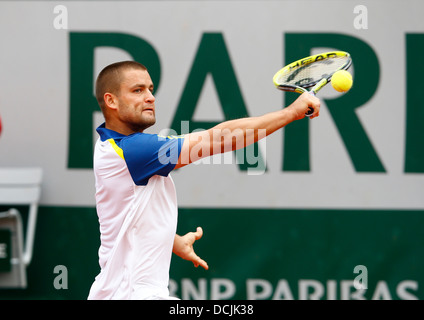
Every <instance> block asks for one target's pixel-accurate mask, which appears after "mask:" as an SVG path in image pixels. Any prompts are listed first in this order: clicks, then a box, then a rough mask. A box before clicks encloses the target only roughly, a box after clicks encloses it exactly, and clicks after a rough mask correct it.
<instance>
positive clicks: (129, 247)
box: [88, 61, 320, 300]
mask: <svg viewBox="0 0 424 320" xmlns="http://www.w3.org/2000/svg"><path fill="white" fill-rule="evenodd" d="M152 92H153V83H152V80H151V78H150V75H149V73H148V70H147V69H146V67H145V66H143V65H142V64H140V63H138V62H134V61H122V62H117V63H114V64H111V65H109V66H107V67H105V68H104V69H103V70H102V71H101V72H100V74H99V75H98V77H97V81H96V98H97V101H98V103H99V106H100V108H101V110H102V113H103V115H104V118H105V122H104V123H103V124H102V125H100V126H99V127H98V128H97V132H98V134H99V139H98V140H97V142H96V145H95V150H94V174H95V184H96V209H97V214H98V219H99V224H100V240H101V243H100V248H99V251H98V254H99V265H100V268H101V270H100V273H99V274H98V275H97V276H96V278H95V281H94V283H93V284H92V286H91V289H90V293H89V296H88V299H96V300H100V299H125V300H129V299H173V297H170V296H169V290H168V283H169V268H170V264H171V256H172V252H174V253H175V254H176V255H178V256H180V257H181V258H183V259H185V260H189V261H192V262H193V264H194V265H195V266H196V267H197V266H201V267H203V268H205V269H208V265H207V263H206V262H205V261H204V260H203V259H201V258H200V257H199V256H197V254H196V253H195V252H194V249H193V244H194V242H195V241H196V240H199V239H200V238H201V237H202V235H203V230H202V228H200V227H198V228H197V230H196V231H195V232H189V233H187V234H186V235H183V236H179V235H177V234H176V229H177V216H178V205H177V197H176V191H175V186H174V183H173V181H172V178H171V175H170V172H171V171H172V170H174V169H177V168H181V167H183V166H185V165H187V164H189V163H192V162H194V161H197V160H199V159H201V158H203V157H206V156H211V155H213V154H216V153H221V152H224V150H225V151H228V150H235V149H236V147H237V146H240V144H239V143H236V141H243V142H245V141H252V142H256V141H257V140H258V139H259V138H258V137H259V135H258V134H257V132H258V130H259V129H262V130H266V135H269V134H271V133H273V132H275V131H276V130H278V129H280V128H282V127H284V126H285V125H287V124H289V123H291V122H292V121H295V120H298V119H302V118H304V117H305V113H306V112H307V111H308V109H309V107H312V108H313V109H314V113H313V114H312V116H311V117H310V118H314V117H316V116H318V115H319V109H320V108H319V107H320V101H319V100H318V99H317V98H316V97H314V96H312V95H310V94H302V95H300V96H299V98H298V99H297V100H296V101H295V102H293V103H292V104H291V105H290V106H288V107H286V108H284V109H281V110H278V111H275V112H271V113H268V114H265V115H263V116H259V117H250V118H243V119H237V120H230V121H225V122H222V123H221V124H219V125H217V126H215V127H214V128H211V129H209V130H204V131H201V132H194V133H190V134H187V135H184V136H169V137H162V136H159V135H156V134H147V133H144V130H145V129H147V128H149V127H150V126H152V125H154V124H155V122H156V118H155V97H154V96H153V94H152ZM249 129H250V130H249ZM252 129H253V130H252ZM216 132H222V135H217V134H216ZM225 135H230V136H231V138H230V139H226V137H225ZM249 135H252V136H250V137H249ZM244 146H246V145H244Z"/></svg>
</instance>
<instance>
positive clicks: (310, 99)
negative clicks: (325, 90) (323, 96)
mask: <svg viewBox="0 0 424 320" xmlns="http://www.w3.org/2000/svg"><path fill="white" fill-rule="evenodd" d="M303 95H304V97H305V99H306V104H307V107H308V109H309V108H312V109H313V110H314V112H313V113H312V115H311V116H310V117H309V119H313V118H316V117H318V116H319V110H320V108H321V101H320V100H319V99H318V98H317V97H315V96H314V95H313V94H310V93H309V92H305V93H304V94H303Z"/></svg>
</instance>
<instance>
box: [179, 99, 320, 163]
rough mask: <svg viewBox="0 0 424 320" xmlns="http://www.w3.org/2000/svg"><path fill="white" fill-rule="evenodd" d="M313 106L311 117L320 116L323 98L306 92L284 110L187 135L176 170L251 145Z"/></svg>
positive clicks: (233, 121)
mask: <svg viewBox="0 0 424 320" xmlns="http://www.w3.org/2000/svg"><path fill="white" fill-rule="evenodd" d="M310 107H312V108H313V109H314V113H313V114H312V115H311V117H310V118H311V119H312V118H315V117H317V116H319V109H320V101H319V99H318V98H316V97H315V96H313V95H311V94H309V93H303V94H302V95H300V96H299V97H298V98H297V99H296V100H295V101H294V102H293V103H292V104H291V105H289V106H288V107H286V108H284V109H281V110H278V111H274V112H270V113H267V114H264V115H262V116H259V117H249V118H242V119H236V120H229V121H224V122H222V123H220V124H218V125H216V126H215V127H213V128H211V129H209V130H204V131H200V132H192V133H190V134H187V135H185V138H184V143H183V146H182V149H181V153H180V156H179V159H178V163H177V164H176V166H175V169H178V168H181V167H183V166H185V165H187V164H190V163H192V162H195V161H197V160H199V159H202V158H204V157H208V156H212V155H214V154H218V153H224V152H227V151H234V150H237V149H240V148H244V147H247V146H248V145H250V144H252V143H255V142H257V141H258V140H260V139H262V138H264V137H266V136H268V135H270V134H271V133H273V132H275V131H276V130H278V129H281V128H283V127H284V126H286V125H287V124H289V123H291V122H293V121H295V120H299V119H303V118H305V114H306V113H307V112H308V110H309V108H310Z"/></svg>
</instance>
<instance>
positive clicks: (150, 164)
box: [120, 133, 184, 185]
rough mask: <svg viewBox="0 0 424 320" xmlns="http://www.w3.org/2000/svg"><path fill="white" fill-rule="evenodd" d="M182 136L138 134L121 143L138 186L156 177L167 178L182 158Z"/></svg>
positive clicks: (129, 168)
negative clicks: (180, 157)
mask: <svg viewBox="0 0 424 320" xmlns="http://www.w3.org/2000/svg"><path fill="white" fill-rule="evenodd" d="M183 142H184V138H183V137H182V136H168V137H164V136H159V135H156V134H147V133H138V134H133V135H130V136H127V137H126V138H125V139H123V140H122V141H121V146H120V147H121V148H122V151H123V156H124V159H125V161H126V163H127V166H128V170H129V172H130V174H131V176H132V178H133V180H134V183H135V184H137V185H146V184H147V182H148V181H149V179H150V178H151V177H152V176H154V175H161V176H167V175H168V174H169V173H170V172H171V171H172V170H173V169H174V167H175V165H176V164H177V162H178V158H179V156H180V152H181V148H182V144H183Z"/></svg>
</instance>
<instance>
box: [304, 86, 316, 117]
mask: <svg viewBox="0 0 424 320" xmlns="http://www.w3.org/2000/svg"><path fill="white" fill-rule="evenodd" d="M308 92H309V94H311V95H313V96H315V92H313V91H308ZM313 113H314V108H312V107H309V110H308V112H306V113H305V116H307V117H310V116H312V114H313Z"/></svg>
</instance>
